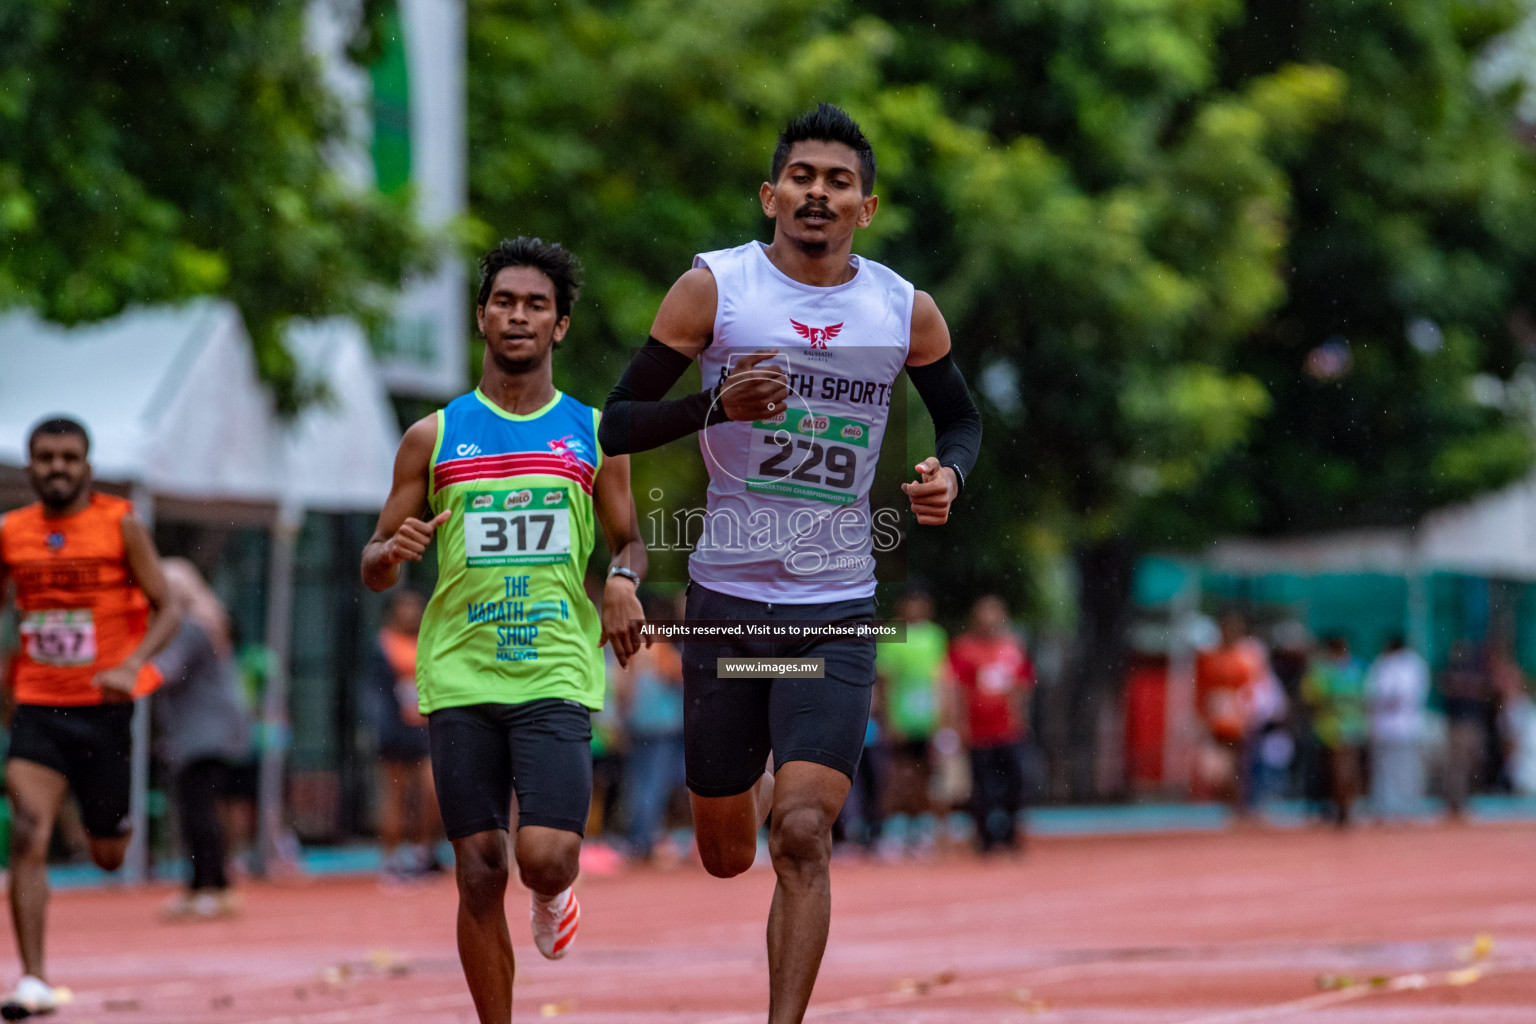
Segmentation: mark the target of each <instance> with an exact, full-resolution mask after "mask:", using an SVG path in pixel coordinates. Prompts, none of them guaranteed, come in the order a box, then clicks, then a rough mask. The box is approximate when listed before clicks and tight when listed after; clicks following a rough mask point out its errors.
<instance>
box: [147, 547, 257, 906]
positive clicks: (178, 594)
mask: <svg viewBox="0 0 1536 1024" xmlns="http://www.w3.org/2000/svg"><path fill="white" fill-rule="evenodd" d="M162 564H163V566H164V569H165V579H166V583H167V585H168V586H169V588H170V593H171V600H172V602H174V604H175V605H176V606H177V607H178V608H179V609H180V610H181V612H182V619H181V627H180V629H179V630H177V632H176V635H175V636H174V637H173V638H172V639H171V641H170V643H168V644H167V645H166V647H165V649H164V650H162V651H161V652H160V654H159V655H158V656H157V657H156V658H155V666H156V667H157V668H158V669H159V670H160V673H161V675H162V676H163V678H164V680H165V682H164V683H163V684H162V685H161V688H160V691H159V693H158V694H157V695H156V697H155V700H154V704H153V707H154V712H155V717H156V720H157V725H158V727H159V728H158V733H159V742H158V743H157V751H156V752H157V753H158V754H159V756H160V759H161V760H162V761H164V762H165V764H166V766H167V768H168V769H169V771H170V773H171V777H172V780H173V782H172V789H173V791H174V793H175V798H176V812H177V818H178V820H179V821H180V823H181V833H182V839H183V841H184V842H185V843H186V845H187V853H188V857H189V859H190V861H191V876H190V878H189V879H188V884H187V889H186V891H185V892H182V893H178V894H177V895H176V896H175V897H173V898H172V899H171V901H170V902H169V903H168V904H166V906H165V909H164V913H165V916H167V917H169V918H204V919H206V918H215V917H223V916H225V915H228V914H231V913H233V912H234V911H235V909H236V908H235V902H234V897H233V894H232V893H231V891H230V887H229V874H228V864H227V862H226V841H225V836H224V831H223V827H222V825H221V824H220V819H219V801H220V799H221V798H222V797H223V796H224V795H225V793H226V791H227V790H228V787H229V773H230V770H231V768H232V766H234V765H238V764H241V763H243V762H245V761H247V760H249V758H250V753H251V719H250V714H249V711H248V710H247V708H246V705H245V700H244V697H243V694H242V692H241V686H240V678H239V674H238V673H237V671H236V668H235V663H234V656H233V655H234V649H233V645H232V644H231V642H230V634H229V616H228V615H227V613H226V612H225V610H224V606H223V605H222V604H221V603H220V602H219V599H218V597H217V596H216V595H215V594H214V593H213V591H212V590H211V589H209V587H208V584H207V583H206V582H204V580H203V577H202V575H201V574H200V573H199V572H198V571H197V568H196V567H195V566H194V565H193V564H192V563H191V562H189V561H187V560H186V559H184V558H167V559H165V560H164V562H163V563H162Z"/></svg>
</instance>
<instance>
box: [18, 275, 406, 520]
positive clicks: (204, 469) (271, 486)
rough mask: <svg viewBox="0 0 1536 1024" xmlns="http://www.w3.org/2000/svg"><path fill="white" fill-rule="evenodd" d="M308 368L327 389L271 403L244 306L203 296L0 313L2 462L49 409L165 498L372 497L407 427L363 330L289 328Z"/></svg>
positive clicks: (368, 504)
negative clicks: (91, 316)
mask: <svg viewBox="0 0 1536 1024" xmlns="http://www.w3.org/2000/svg"><path fill="white" fill-rule="evenodd" d="M288 343H289V346H290V350H291V351H292V352H293V354H294V357H295V358H296V360H297V361H298V363H299V367H300V371H301V373H302V374H303V375H304V376H305V377H306V378H307V379H309V380H311V381H314V382H317V383H319V384H320V386H321V390H322V392H323V393H324V394H325V395H326V396H327V397H326V399H325V400H324V401H322V402H320V403H317V404H315V405H313V406H312V407H310V408H308V409H306V410H305V411H304V412H303V413H302V414H301V415H300V416H298V417H297V418H296V419H295V420H293V421H292V422H284V421H283V420H282V419H281V418H280V417H279V416H277V414H276V413H275V412H274V409H273V402H272V397H271V394H270V392H269V391H268V390H267V388H266V387H265V386H264V385H263V384H262V383H261V381H260V380H259V379H258V377H257V374H256V364H255V359H254V357H253V355H252V352H251V345H250V341H249V339H248V338H247V336H246V333H245V328H244V326H243V324H242V322H241V320H240V314H239V313H238V311H236V309H235V308H234V307H233V306H232V305H231V304H229V303H228V302H224V301H221V300H215V299H200V300H197V301H194V302H191V303H188V304H186V305H184V306H179V307H160V308H151V309H135V310H130V311H129V312H127V313H124V314H123V315H121V316H119V317H115V318H113V319H112V320H108V321H104V322H101V323H97V324H92V325H88V326H83V327H76V328H63V327H59V326H58V325H56V324H50V323H46V322H44V321H42V320H39V319H38V318H37V317H36V316H35V315H34V314H32V313H29V312H12V313H9V314H6V315H5V316H3V317H0V466H15V467H20V466H23V465H25V462H26V453H25V451H24V447H25V444H26V435H27V431H28V430H29V429H30V428H31V426H32V425H33V424H34V423H36V422H37V421H38V420H39V419H42V418H43V417H45V416H48V415H52V414H65V415H70V416H73V417H75V418H77V419H79V420H80V421H81V422H83V423H84V424H85V425H86V427H87V429H89V430H90V432H91V446H92V448H91V463H92V465H93V467H94V468H95V472H96V476H97V478H98V479H101V480H108V481H116V482H121V483H127V484H133V485H135V486H136V487H140V488H142V489H143V490H144V491H145V492H146V493H148V494H149V495H152V496H154V497H156V498H157V499H161V498H169V499H181V500H173V501H172V502H171V503H170V504H169V505H167V506H165V507H166V508H167V509H170V508H175V509H184V508H189V507H195V505H194V503H196V502H220V501H225V502H228V501H234V502H257V503H261V504H266V505H273V506H276V505H286V506H288V507H290V508H292V507H308V508H317V509H325V510H334V511H343V510H349V509H359V510H365V509H371V508H377V507H378V506H379V505H380V504H381V503H382V501H383V498H384V496H385V495H386V494H387V493H388V491H389V483H390V474H391V466H392V460H393V456H394V450H395V447H396V445H397V444H398V443H399V439H400V435H399V430H398V429H397V428H396V426H395V423H394V416H393V414H392V412H391V410H390V407H389V402H388V398H387V396H386V394H385V391H384V387H383V385H382V384H381V383H380V381H379V376H378V372H377V370H376V369H375V367H374V365H373V359H372V356H371V354H370V352H369V350H368V347H367V342H366V340H365V339H364V338H363V336H362V333H361V331H360V330H359V329H358V328H357V327H356V326H355V325H353V324H350V323H348V322H346V321H325V322H323V323H318V324H308V325H304V326H300V327H297V328H295V329H293V330H291V331H290V332H289V338H288Z"/></svg>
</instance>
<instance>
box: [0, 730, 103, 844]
mask: <svg viewBox="0 0 1536 1024" xmlns="http://www.w3.org/2000/svg"><path fill="white" fill-rule="evenodd" d="M132 726H133V705H132V704H130V703H127V702H124V703H121V704H90V705H85V706H83V707H50V706H46V705H42V704H21V705H18V706H17V708H16V714H15V715H14V716H13V717H12V718H11V750H10V757H11V759H12V760H20V761H31V762H33V763H34V764H40V765H42V766H43V767H44V768H52V769H53V770H54V771H56V772H58V773H59V774H60V775H62V776H64V778H65V779H66V780H67V781H68V783H69V788H70V789H71V790H72V791H73V792H74V794H75V802H76V803H78V804H79V805H80V819H81V822H82V823H83V824H84V825H85V831H86V832H87V834H89V835H90V836H92V837H93V838H96V839H121V838H123V837H124V836H126V835H128V834H129V832H131V831H132V830H133V823H132V821H131V820H130V819H129V817H128V802H129V777H130V774H131V773H130V771H129V760H130V753H131V751H132V750H133V728H132Z"/></svg>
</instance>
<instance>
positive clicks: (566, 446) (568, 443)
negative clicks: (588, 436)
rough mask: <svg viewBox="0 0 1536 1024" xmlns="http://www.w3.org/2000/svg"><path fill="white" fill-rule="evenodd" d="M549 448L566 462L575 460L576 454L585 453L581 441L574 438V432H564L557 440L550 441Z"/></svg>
mask: <svg viewBox="0 0 1536 1024" xmlns="http://www.w3.org/2000/svg"><path fill="white" fill-rule="evenodd" d="M549 450H550V451H551V452H552V453H554V454H555V455H558V456H560V457H561V458H562V459H564V460H565V461H566V462H576V461H577V456H579V455H585V454H586V451H585V450H584V449H583V445H582V443H581V442H580V441H578V440H577V439H576V435H574V434H566V435H565V436H564V437H562V438H560V440H558V441H550V442H549Z"/></svg>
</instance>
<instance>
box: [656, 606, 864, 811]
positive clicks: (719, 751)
mask: <svg viewBox="0 0 1536 1024" xmlns="http://www.w3.org/2000/svg"><path fill="white" fill-rule="evenodd" d="M686 617H687V621H689V622H694V621H708V620H729V621H736V622H741V621H776V620H777V621H786V622H801V621H803V622H816V623H829V622H848V621H860V620H866V619H873V618H874V617H875V601H874V598H861V599H859V600H854V601H834V602H831V603H828V604H765V603H763V602H760V601H748V600H746V599H745V598H740V597H732V596H730V595H729V594H722V593H720V592H718V591H714V590H710V589H708V588H706V587H702V586H700V585H699V584H697V583H691V584H689V586H688V610H687V614H686ZM682 647H683V742H684V746H685V748H686V751H687V760H688V788H689V789H690V790H692V791H693V792H695V793H697V794H698V795H699V796H704V797H715V796H735V795H736V794H738V793H745V792H746V791H747V790H749V789H751V788H752V784H753V783H755V782H756V781H757V780H758V777H759V776H761V775H762V774H763V769H764V766H765V765H766V763H767V760H768V752H769V751H770V750H771V751H772V752H773V763H774V770H775V771H777V770H778V768H779V767H780V766H782V765H783V764H784V763H785V762H787V761H811V762H814V763H816V764H823V765H826V766H827V767H829V768H835V769H837V770H838V771H840V772H842V773H843V774H844V775H846V776H848V777H849V778H850V779H851V778H852V777H853V773H854V771H855V770H856V769H857V768H858V766H859V754H860V753H861V752H862V751H863V749H864V732H865V729H866V728H868V725H869V704H870V698H871V695H872V693H873V691H874V682H875V644H874V641H872V640H811V641H806V642H803V643H785V642H782V641H780V642H773V641H753V640H688V641H685V642H684V643H683V645H682ZM719 658H821V659H823V661H824V663H825V675H824V678H821V679H795V678H781V679H722V678H721V677H720V675H719V673H718V671H717V669H716V660H717V659H719Z"/></svg>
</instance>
